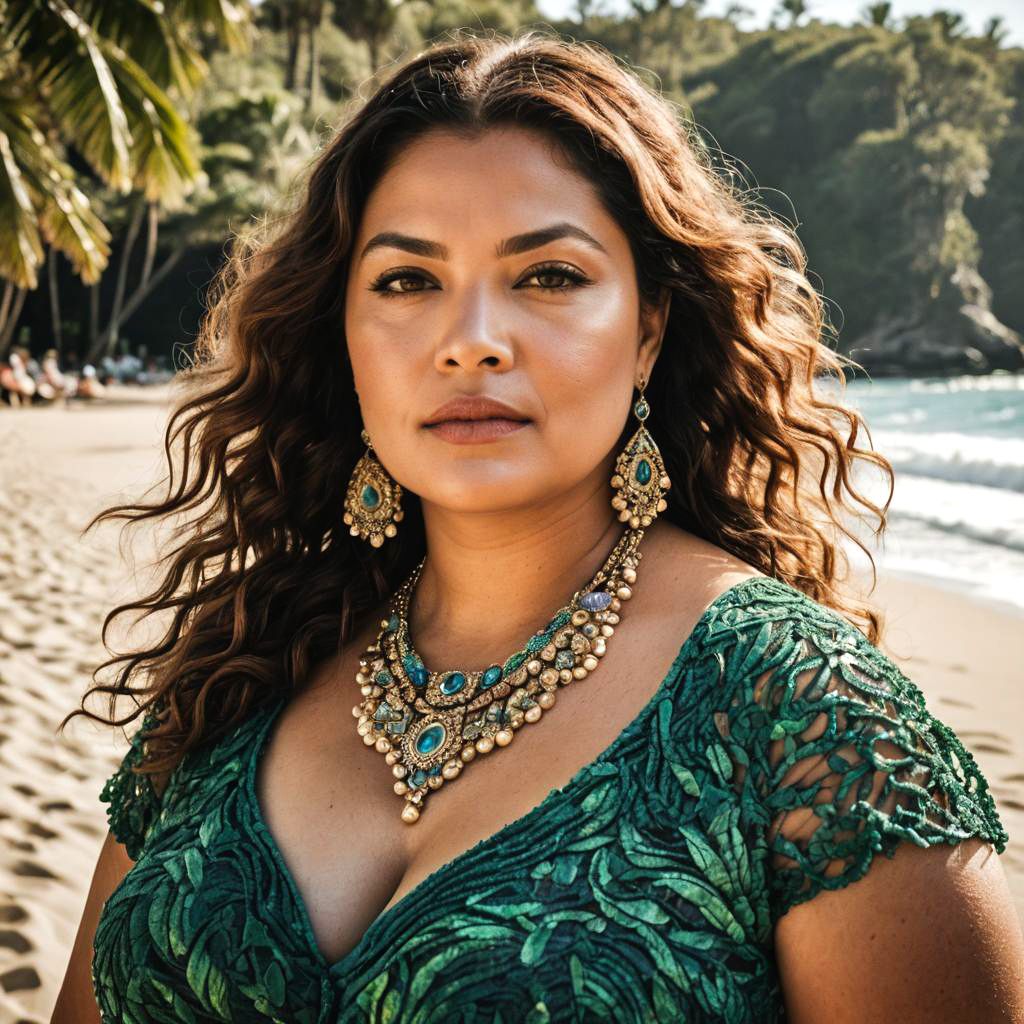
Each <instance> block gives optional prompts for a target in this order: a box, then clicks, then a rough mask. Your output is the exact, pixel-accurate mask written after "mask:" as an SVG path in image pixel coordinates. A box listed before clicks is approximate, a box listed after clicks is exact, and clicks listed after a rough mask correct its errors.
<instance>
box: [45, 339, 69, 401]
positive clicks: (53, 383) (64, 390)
mask: <svg viewBox="0 0 1024 1024" xmlns="http://www.w3.org/2000/svg"><path fill="white" fill-rule="evenodd" d="M41 372H42V375H43V380H44V381H45V382H46V383H47V384H48V385H49V386H50V387H51V388H52V389H53V392H54V395H55V396H56V397H57V398H59V399H60V400H61V401H65V400H66V399H67V394H68V390H69V388H70V385H71V381H70V379H69V378H68V377H66V376H65V375H64V374H63V373H62V372H61V369H60V360H59V356H58V353H57V350H56V349H55V348H51V349H47V350H46V352H45V353H44V354H43V362H42V367H41Z"/></svg>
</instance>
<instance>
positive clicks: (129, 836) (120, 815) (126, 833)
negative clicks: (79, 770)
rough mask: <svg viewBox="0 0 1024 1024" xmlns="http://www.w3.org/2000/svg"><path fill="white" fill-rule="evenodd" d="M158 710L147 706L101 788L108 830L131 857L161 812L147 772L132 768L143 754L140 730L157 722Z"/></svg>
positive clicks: (133, 858) (137, 857) (141, 845)
mask: <svg viewBox="0 0 1024 1024" xmlns="http://www.w3.org/2000/svg"><path fill="white" fill-rule="evenodd" d="M157 720H158V711H157V709H156V708H155V707H153V708H150V710H149V711H147V712H146V714H145V716H144V717H143V719H142V725H141V726H139V728H138V729H137V730H136V731H135V734H134V735H133V736H132V739H131V744H130V746H129V748H128V751H127V753H126V754H125V755H124V758H123V759H122V760H121V763H120V765H118V767H117V769H116V770H115V771H114V773H113V775H111V776H110V778H108V779H107V781H106V782H105V783H104V785H103V789H102V790H101V791H100V797H99V798H100V801H101V802H102V803H106V804H109V805H110V806H109V807H108V808H107V821H108V822H109V824H110V831H111V832H112V833H113V835H114V837H115V838H116V839H117V841H118V842H119V843H121V844H122V845H123V846H124V848H125V850H126V852H127V854H128V856H129V857H130V858H131V859H132V860H138V859H139V855H140V854H141V852H142V849H143V846H144V845H145V841H146V836H147V835H148V834H149V830H150V828H151V827H152V825H153V823H154V822H155V821H156V819H157V817H158V816H159V814H160V796H159V795H158V794H157V791H156V788H155V787H154V785H153V780H152V777H151V776H150V775H139V774H137V773H136V772H134V771H133V770H132V768H133V767H134V766H135V765H137V764H138V763H139V762H140V761H141V760H142V757H143V754H144V750H143V746H144V739H143V733H144V732H145V731H147V730H148V729H150V728H152V727H153V726H154V725H156V724H157Z"/></svg>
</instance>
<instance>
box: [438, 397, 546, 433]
mask: <svg viewBox="0 0 1024 1024" xmlns="http://www.w3.org/2000/svg"><path fill="white" fill-rule="evenodd" d="M529 419H530V418H529V417H528V416H525V415H524V414H523V413H521V412H520V411H519V410H518V409H516V408H514V407H513V406H511V405H508V404H506V403H505V402H501V401H499V400H498V399H496V398H489V397H487V396H485V395H459V396H457V397H456V398H453V399H451V400H450V401H448V402H445V403H444V405H442V406H440V407H439V408H437V409H435V410H434V412H433V413H431V415H430V416H429V418H428V419H426V420H425V421H424V423H423V425H424V426H425V427H436V426H437V425H438V424H441V423H446V422H452V421H455V422H459V421H467V420H503V421H511V422H513V423H520V424H522V423H528V422H529Z"/></svg>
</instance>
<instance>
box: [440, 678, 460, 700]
mask: <svg viewBox="0 0 1024 1024" xmlns="http://www.w3.org/2000/svg"><path fill="white" fill-rule="evenodd" d="M465 685H466V677H465V676H464V675H463V674H462V673H461V672H452V673H450V674H449V675H447V676H445V677H444V679H443V680H442V682H441V692H442V693H443V694H444V695H445V696H446V697H450V696H451V695H452V694H453V693H458V692H459V690H461V689H462V688H463V686H465Z"/></svg>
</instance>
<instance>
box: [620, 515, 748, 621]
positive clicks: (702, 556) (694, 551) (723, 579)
mask: <svg viewBox="0 0 1024 1024" xmlns="http://www.w3.org/2000/svg"><path fill="white" fill-rule="evenodd" d="M640 550H641V551H642V552H643V558H644V560H643V561H642V563H641V568H642V571H644V572H645V573H646V575H647V580H648V581H651V582H653V586H652V588H651V589H657V590H658V591H659V592H660V593H662V594H671V595H673V596H675V597H678V598H680V599H683V600H685V601H686V602H687V603H692V604H693V605H694V606H695V607H698V609H703V608H705V607H707V606H708V605H709V604H710V603H711V602H712V601H714V600H715V599H716V598H717V597H719V596H720V595H721V594H723V593H724V592H725V591H726V590H728V589H729V588H730V587H733V586H735V585H736V584H737V583H741V582H742V581H743V580H746V579H750V578H752V577H763V576H764V573H763V572H761V571H760V569H757V568H755V567H754V566H752V565H750V564H748V563H747V562H744V561H743V559H741V558H739V557H737V556H736V555H734V554H732V553H731V552H729V551H726V550H725V549H724V548H721V547H719V546H718V545H717V544H712V543H711V542H710V541H706V540H703V539H702V538H700V537H698V536H696V535H695V534H692V533H689V532H688V531H686V530H683V529H681V528H680V527H678V526H675V525H674V524H673V523H669V522H667V521H664V520H659V521H658V522H657V523H656V524H655V525H654V526H652V527H651V528H650V530H648V536H646V537H645V538H644V540H643V542H642V543H641V545H640ZM649 585H650V584H649Z"/></svg>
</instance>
